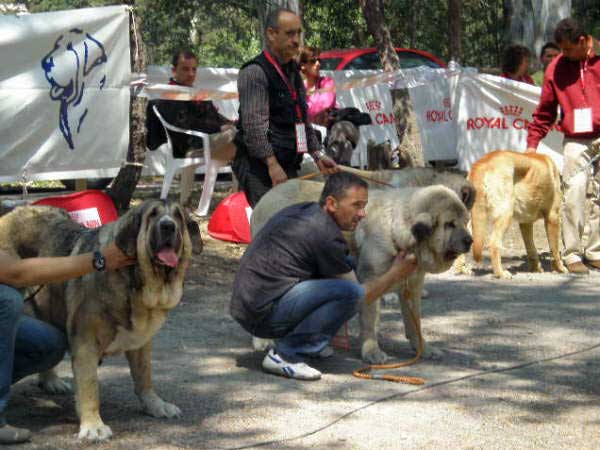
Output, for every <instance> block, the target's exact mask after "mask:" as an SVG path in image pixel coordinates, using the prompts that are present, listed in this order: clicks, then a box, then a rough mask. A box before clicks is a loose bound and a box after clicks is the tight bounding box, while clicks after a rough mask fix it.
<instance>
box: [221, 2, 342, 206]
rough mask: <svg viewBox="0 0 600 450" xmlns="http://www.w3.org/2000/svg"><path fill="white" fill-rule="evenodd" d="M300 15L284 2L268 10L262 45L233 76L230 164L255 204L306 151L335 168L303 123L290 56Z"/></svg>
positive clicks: (302, 97) (327, 170) (293, 172)
mask: <svg viewBox="0 0 600 450" xmlns="http://www.w3.org/2000/svg"><path fill="white" fill-rule="evenodd" d="M301 31H302V29H301V26H300V17H298V15H296V14H295V13H294V12H293V11H291V10H289V9H285V8H280V9H277V10H275V11H273V12H271V13H270V14H269V16H268V17H267V20H266V23H265V42H266V47H265V49H264V51H263V52H262V53H261V54H260V55H258V56H257V57H256V58H254V59H252V60H251V61H249V62H247V63H245V64H244V65H243V66H242V68H241V70H240V73H239V76H238V93H239V98H240V111H239V121H238V125H237V127H238V134H237V136H236V138H235V144H236V146H237V152H236V157H235V160H234V163H233V165H232V167H233V171H234V173H235V176H236V177H237V179H238V181H239V183H240V187H241V188H242V190H243V191H244V192H245V193H246V196H247V198H248V203H250V206H252V207H254V205H256V203H258V201H259V200H260V198H261V197H262V196H263V195H264V194H265V193H266V192H267V191H268V190H269V189H271V187H273V186H275V185H277V184H280V183H283V182H284V181H286V180H287V179H288V178H294V177H296V176H297V172H298V169H299V168H300V163H301V161H302V156H303V154H304V153H306V152H309V153H310V155H311V156H312V157H313V159H314V160H315V162H316V164H317V166H318V167H319V170H320V171H321V172H322V173H323V174H324V175H326V174H332V173H335V172H337V171H338V170H339V169H338V168H337V166H336V164H335V162H334V161H333V160H332V159H331V158H329V157H327V156H326V155H325V153H324V152H323V151H322V150H321V145H320V143H319V141H318V139H317V137H316V135H315V133H314V130H313V129H312V127H311V126H310V125H309V123H308V117H307V112H306V110H307V107H306V91H305V89H304V84H303V82H302V78H301V76H300V69H299V66H298V63H297V62H296V61H295V60H294V57H295V56H296V55H297V54H298V51H299V48H300V33H301Z"/></svg>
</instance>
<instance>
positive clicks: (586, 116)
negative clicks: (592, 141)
mask: <svg viewBox="0 0 600 450" xmlns="http://www.w3.org/2000/svg"><path fill="white" fill-rule="evenodd" d="M587 68H588V59H587V57H586V59H585V61H583V62H580V63H579V81H580V82H581V91H582V93H583V97H584V98H585V97H586V95H585V73H586V72H587ZM592 131H594V127H593V123H592V108H577V109H574V110H573V132H574V133H591V132H592Z"/></svg>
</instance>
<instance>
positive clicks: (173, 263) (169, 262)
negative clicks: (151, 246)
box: [156, 248, 179, 267]
mask: <svg viewBox="0 0 600 450" xmlns="http://www.w3.org/2000/svg"><path fill="white" fill-rule="evenodd" d="M156 256H157V257H158V259H159V260H160V261H161V262H162V263H163V264H164V265H166V266H169V267H177V263H178V262H179V261H178V258H177V254H176V253H175V250H173V249H172V248H165V249H162V250H161V251H160V252H158V254H157V255H156Z"/></svg>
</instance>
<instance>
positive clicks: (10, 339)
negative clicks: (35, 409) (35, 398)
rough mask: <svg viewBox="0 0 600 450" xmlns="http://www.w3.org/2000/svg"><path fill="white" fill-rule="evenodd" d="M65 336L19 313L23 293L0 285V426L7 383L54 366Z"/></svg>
mask: <svg viewBox="0 0 600 450" xmlns="http://www.w3.org/2000/svg"><path fill="white" fill-rule="evenodd" d="M66 349H67V339H66V337H65V335H64V334H63V333H62V332H61V331H60V330H58V329H56V328H54V327H53V326H52V325H48V324H47V323H44V322H41V321H39V320H36V319H34V318H32V317H29V316H26V315H24V314H23V296H22V295H21V293H20V292H19V291H17V290H16V289H14V288H12V287H10V286H6V285H3V284H0V426H2V425H4V424H5V423H6V405H7V403H8V400H9V398H10V386H11V384H13V383H15V382H16V381H18V380H20V379H21V378H23V377H25V376H27V375H31V374H32V373H37V372H43V371H45V370H48V369H51V368H52V367H54V366H55V365H57V364H58V363H59V362H60V361H61V360H62V359H63V356H64V355H65V351H66Z"/></svg>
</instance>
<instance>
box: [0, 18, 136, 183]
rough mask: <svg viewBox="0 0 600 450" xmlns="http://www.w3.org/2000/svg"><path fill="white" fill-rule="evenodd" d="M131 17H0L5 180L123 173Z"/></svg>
mask: <svg viewBox="0 0 600 450" xmlns="http://www.w3.org/2000/svg"><path fill="white" fill-rule="evenodd" d="M128 14H129V13H128V10H127V7H125V6H111V7H104V8H86V9H77V10H71V11H60V12H50V13H41V14H30V15H20V16H14V15H11V16H0V30H2V32H1V33H0V60H1V61H2V64H1V65H0V161H1V164H0V181H2V182H6V181H14V180H21V179H23V177H25V178H26V179H29V180H45V179H60V178H85V177H92V176H96V177H97V176H113V175H115V174H116V173H117V172H118V169H119V167H120V165H121V164H122V162H123V160H124V159H125V155H126V152H127V146H128V142H129V98H130V95H129V82H130V78H131V73H130V60H129V17H128Z"/></svg>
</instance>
